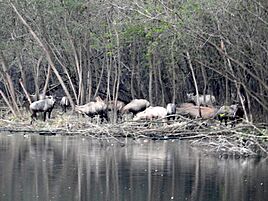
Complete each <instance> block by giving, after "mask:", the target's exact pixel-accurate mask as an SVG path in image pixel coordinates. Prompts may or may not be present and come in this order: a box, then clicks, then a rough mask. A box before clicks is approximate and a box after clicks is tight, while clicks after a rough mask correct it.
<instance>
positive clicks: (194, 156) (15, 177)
mask: <svg viewBox="0 0 268 201" xmlns="http://www.w3.org/2000/svg"><path fill="white" fill-rule="evenodd" d="M119 140H120V141H121V142H122V141H123V142H124V143H125V146H122V143H118V141H116V140H113V139H105V138H104V139H103V140H97V139H94V138H91V137H81V136H40V135H29V136H24V135H23V134H12V135H10V134H0V200H1V201H49V200H57V201H82V200H83V201H166V200H178V201H185V200H196V201H220V200H226V201H240V200H241V201H249V200H252V201H265V200H268V160H267V159H220V158H217V157H215V156H208V155H205V154H204V153H202V152H200V151H198V148H194V147H193V146H192V145H191V144H190V143H189V142H187V141H179V140H173V141H152V140H144V139H142V140H136V141H133V140H130V139H127V140H124V139H119Z"/></svg>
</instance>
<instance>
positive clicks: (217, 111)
mask: <svg viewBox="0 0 268 201" xmlns="http://www.w3.org/2000/svg"><path fill="white" fill-rule="evenodd" d="M187 99H188V102H185V103H182V104H180V105H178V106H177V107H176V105H175V104H174V103H168V104H167V106H166V107H161V106H152V105H151V104H150V102H149V101H147V100H146V99H134V100H132V101H130V102H129V103H127V104H125V103H124V102H122V101H120V100H117V101H114V100H111V101H105V100H103V99H102V98H101V97H100V96H98V97H96V98H95V100H94V101H90V102H89V103H87V104H85V105H75V107H74V111H75V112H77V113H80V114H83V115H87V116H89V117H94V116H96V115H98V116H99V117H100V118H101V119H102V120H106V121H108V120H109V119H108V113H109V112H111V111H113V112H116V113H117V115H118V117H119V116H123V115H127V114H131V115H132V116H133V121H140V120H153V119H166V120H168V121H169V120H173V121H175V120H176V119H178V117H179V116H188V117H189V118H201V119H218V120H219V121H220V123H222V122H223V121H224V122H225V125H227V122H228V121H230V122H231V126H234V124H235V123H236V122H237V121H238V120H239V119H242V118H243V116H244V111H243V110H242V108H241V106H239V105H238V104H233V105H224V106H221V107H217V106H213V105H214V104H215V103H216V99H215V96H213V95H201V96H196V95H195V96H194V95H193V94H192V93H190V94H187ZM55 102H56V100H55V98H54V97H52V96H41V98H40V100H35V101H34V102H33V103H31V104H30V110H31V113H32V115H31V118H32V120H34V118H36V117H37V115H36V114H37V113H39V112H40V113H41V112H42V113H44V118H43V120H44V121H45V120H46V114H47V113H48V118H50V116H51V112H52V110H53V108H54V105H55ZM60 106H61V107H62V111H63V112H64V113H65V112H66V109H67V107H68V106H70V103H69V100H68V98H67V97H65V96H64V97H62V98H61V100H60Z"/></svg>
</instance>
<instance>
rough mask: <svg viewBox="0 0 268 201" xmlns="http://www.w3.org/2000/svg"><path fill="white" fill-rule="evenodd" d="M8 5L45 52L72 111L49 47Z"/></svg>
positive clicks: (68, 95)
mask: <svg viewBox="0 0 268 201" xmlns="http://www.w3.org/2000/svg"><path fill="white" fill-rule="evenodd" d="M10 5H11V6H12V8H13V9H14V11H15V13H16V14H17V15H18V17H19V19H20V20H21V22H22V23H23V24H24V25H25V26H26V27H27V29H28V30H29V32H30V33H31V35H32V36H33V37H34V39H35V40H36V41H37V42H38V44H39V45H40V46H41V47H42V49H43V50H44V51H45V53H46V57H47V60H48V63H49V64H50V65H51V68H52V70H53V72H54V73H55V75H56V76H57V78H58V80H59V82H60V84H61V86H62V88H63V90H64V92H65V94H66V95H67V97H68V99H69V101H70V105H71V107H72V109H73V110H74V102H73V100H72V97H71V95H70V93H69V91H68V89H67V88H66V86H65V84H64V82H63V80H62V78H61V76H60V74H59V72H58V70H57V69H56V66H55V64H54V62H53V61H52V55H51V51H50V49H49V47H47V46H46V45H45V44H44V43H43V42H42V41H41V40H40V38H39V37H38V36H37V35H36V33H35V32H34V31H33V30H32V28H31V27H30V25H29V24H28V23H27V22H26V21H25V20H24V18H23V17H22V16H21V14H20V13H19V12H18V10H17V8H16V7H15V6H14V4H13V3H11V2H10Z"/></svg>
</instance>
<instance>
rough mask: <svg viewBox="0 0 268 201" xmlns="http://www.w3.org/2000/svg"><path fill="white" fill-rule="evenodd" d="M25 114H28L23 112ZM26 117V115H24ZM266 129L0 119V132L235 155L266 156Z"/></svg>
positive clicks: (69, 118) (73, 117)
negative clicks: (182, 146)
mask: <svg viewBox="0 0 268 201" xmlns="http://www.w3.org/2000/svg"><path fill="white" fill-rule="evenodd" d="M26 114H27V113H26ZM25 117H26V115H25ZM267 128H268V126H267V125H262V124H259V125H253V124H250V123H245V122H242V123H240V124H238V125H236V126H235V127H231V126H230V125H228V126H225V125H220V124H219V122H218V121H216V120H211V119H208V120H201V119H189V118H186V117H183V116H177V117H176V120H175V121H168V122H167V121H166V119H158V120H153V121H130V120H128V121H123V122H121V123H117V124H111V123H107V122H104V123H101V122H100V120H99V118H97V117H94V118H91V119H90V118H88V117H83V116H81V115H78V114H72V113H71V112H67V113H62V112H59V111H58V110H56V111H53V113H52V119H50V120H49V121H47V122H43V121H42V120H38V121H36V122H35V123H34V124H33V125H31V124H30V117H29V115H28V116H27V118H25V119H16V118H14V117H13V116H12V115H9V116H6V117H5V118H4V119H3V118H1V119H0V132H12V133H16V132H20V133H34V134H40V135H82V136H91V137H94V138H99V139H109V138H113V139H120V138H122V137H131V138H133V139H137V138H149V139H153V140H170V139H180V140H186V139H187V140H190V141H192V144H193V145H195V146H200V147H202V149H204V150H206V151H209V152H211V153H213V152H214V153H216V154H220V155H222V156H224V155H228V156H230V155H234V156H259V155H262V156H264V155H265V156H266V155H267V154H268V146H267V140H268V129H267Z"/></svg>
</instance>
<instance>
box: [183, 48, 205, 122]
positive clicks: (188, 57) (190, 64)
mask: <svg viewBox="0 0 268 201" xmlns="http://www.w3.org/2000/svg"><path fill="white" fill-rule="evenodd" d="M186 58H187V61H188V64H189V67H190V69H191V72H192V77H193V80H194V87H195V92H196V96H197V105H198V107H199V109H198V111H199V117H202V115H201V109H200V103H199V92H198V85H197V82H196V78H195V73H194V69H193V66H192V61H191V57H190V54H189V52H188V51H187V52H186Z"/></svg>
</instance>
